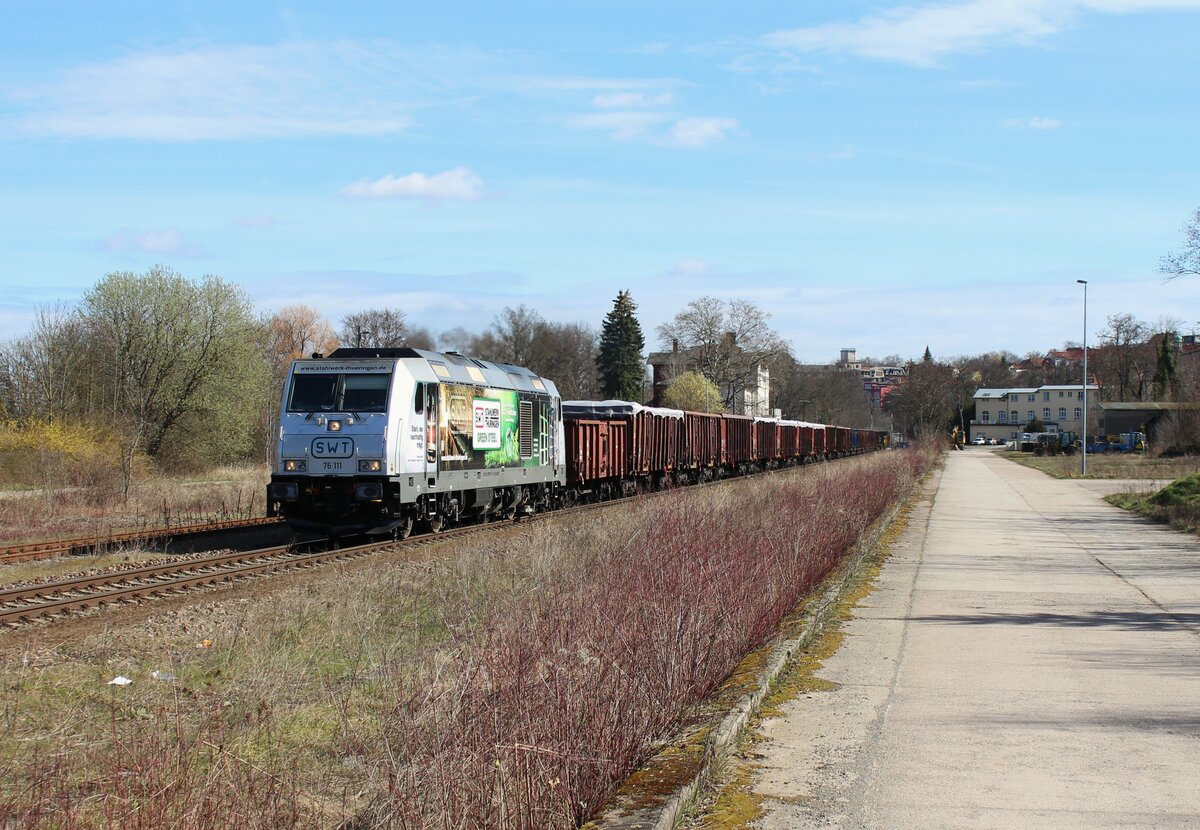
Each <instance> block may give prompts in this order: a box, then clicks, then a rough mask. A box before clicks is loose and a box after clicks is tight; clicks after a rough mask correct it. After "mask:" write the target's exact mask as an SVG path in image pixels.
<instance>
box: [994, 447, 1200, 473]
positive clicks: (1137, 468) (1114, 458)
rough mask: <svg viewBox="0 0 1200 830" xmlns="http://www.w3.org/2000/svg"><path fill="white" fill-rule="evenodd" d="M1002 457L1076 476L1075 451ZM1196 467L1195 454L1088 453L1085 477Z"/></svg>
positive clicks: (1199, 463) (1199, 464)
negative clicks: (1047, 455) (1071, 452)
mask: <svg viewBox="0 0 1200 830" xmlns="http://www.w3.org/2000/svg"><path fill="white" fill-rule="evenodd" d="M1000 456H1001V457H1002V458H1007V459H1009V460H1010V461H1015V462H1016V463H1018V464H1023V465H1025V466H1026V467H1032V468H1033V469H1035V470H1041V471H1042V472H1043V473H1045V474H1046V475H1049V476H1053V477H1054V478H1079V470H1080V458H1079V456H1078V455H1074V456H1068V455H1058V456H1050V457H1043V458H1037V457H1035V456H1033V455H1030V454H1029V453H1013V452H1003V453H1000ZM1197 468H1200V459H1197V457H1196V456H1187V455H1184V456H1176V457H1170V458H1168V457H1165V456H1155V455H1142V454H1139V453H1100V454H1097V453H1088V457H1087V469H1088V478H1121V479H1172V478H1178V477H1179V476H1182V475H1187V474H1188V473H1194V472H1196V470H1197Z"/></svg>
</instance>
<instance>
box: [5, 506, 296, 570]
mask: <svg viewBox="0 0 1200 830" xmlns="http://www.w3.org/2000/svg"><path fill="white" fill-rule="evenodd" d="M279 523H280V520H279V519H277V518H269V519H267V518H254V519H229V520H227V521H221V522H208V523H205V524H197V525H182V526H180V527H172V528H163V529H159V530H138V531H131V532H128V533H107V534H97V535H93V536H82V537H79V538H75V539H54V540H49V541H45V542H29V543H27V544H22V545H9V546H7V547H0V565H8V564H13V563H16V562H29V561H33V560H35V559H53V558H54V557H57V556H73V555H82V554H95V553H104V552H106V551H110V550H114V549H116V548H120V547H123V546H126V545H139V544H140V545H147V544H160V543H162V542H164V541H167V540H178V539H182V538H185V537H188V536H203V535H204V534H218V533H224V532H228V531H237V530H246V529H249V528H254V527H266V526H270V525H277V524H279Z"/></svg>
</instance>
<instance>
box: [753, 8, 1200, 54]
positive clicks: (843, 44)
mask: <svg viewBox="0 0 1200 830" xmlns="http://www.w3.org/2000/svg"><path fill="white" fill-rule="evenodd" d="M1188 9H1200V0H968V1H967V2H958V3H925V4H923V5H904V6H896V7H894V8H891V9H887V10H885V11H881V12H878V13H876V14H871V15H868V16H866V17H863V18H861V19H859V20H857V21H854V22H836V23H826V24H824V25H820V26H808V27H803V28H798V29H789V30H786V31H780V32H774V33H772V34H770V35H767V37H766V38H765V41H766V43H767V44H768V45H770V46H774V47H777V48H780V49H784V50H791V51H796V52H828V53H847V54H852V55H858V56H859V57H864V58H873V59H876V60H884V61H894V62H897V63H907V64H911V65H913V66H935V65H937V64H938V63H939V61H940V60H941V59H942V58H944V57H945V56H947V55H951V54H956V53H960V52H973V51H978V50H981V49H983V48H985V47H986V46H988V45H990V44H992V43H995V42H1015V43H1031V42H1034V41H1036V40H1039V39H1042V38H1045V37H1047V36H1049V35H1052V34H1055V33H1056V32H1059V31H1061V30H1062V29H1063V28H1065V27H1066V26H1068V25H1070V24H1071V22H1072V21H1073V20H1074V19H1075V18H1076V17H1077V16H1078V15H1079V14H1081V13H1087V12H1096V13H1107V14H1129V13H1135V12H1148V11H1172V10H1188Z"/></svg>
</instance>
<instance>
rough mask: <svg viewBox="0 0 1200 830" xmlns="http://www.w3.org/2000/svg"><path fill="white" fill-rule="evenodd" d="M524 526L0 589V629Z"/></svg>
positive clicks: (266, 552)
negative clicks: (107, 606)
mask: <svg viewBox="0 0 1200 830" xmlns="http://www.w3.org/2000/svg"><path fill="white" fill-rule="evenodd" d="M611 503H612V502H602V503H599V504H588V505H581V506H579V507H573V508H570V509H568V510H558V511H555V512H553V513H546V514H542V515H541V516H534V517H531V518H529V519H525V520H523V522H522V523H524V522H529V521H536V520H538V519H540V518H543V516H544V517H547V518H548V517H551V516H562V515H565V514H567V513H572V512H578V511H583V510H589V509H595V508H598V507H602V506H604V505H606V504H611ZM520 526H521V525H520V524H513V523H510V522H503V523H501V522H496V523H491V524H479V525H466V526H463V527H456V528H452V529H450V530H445V531H442V532H440V533H427V534H423V535H420V536H413V537H412V538H410V539H405V540H394V539H388V540H386V541H381V542H370V543H367V544H363V545H354V546H351V547H344V548H335V549H331V550H318V551H312V550H305V549H303V548H312V547H314V546H318V545H321V544H325V543H327V542H328V541H329V540H327V539H318V540H312V541H308V542H304V543H302V545H301V546H295V545H278V546H275V547H269V548H260V549H258V550H252V551H245V552H242V553H227V554H219V555H215V556H205V557H200V558H192V559H187V560H185V561H181V562H178V563H170V564H163V565H148V566H146V567H142V568H131V569H128V570H122V571H113V572H111V573H104V574H96V575H91V576H78V577H72V578H70V579H63V580H57V581H54V582H44V583H40V584H36V585H26V586H21V587H16V588H5V589H0V627H12V626H14V625H21V624H24V623H29V622H32V621H34V620H38V619H45V618H53V617H59V616H64V617H65V616H69V615H72V614H75V613H79V612H83V611H88V610H91V609H94V608H102V607H104V606H106V605H118V604H121V603H126V602H135V601H138V600H144V599H151V598H154V597H161V596H165V595H170V594H177V593H181V592H184V591H187V590H192V589H196V588H206V587H211V586H214V585H220V584H224V583H232V582H234V581H238V580H243V579H249V578H252V577H256V576H264V575H267V574H273V573H281V572H284V571H295V570H300V569H303V568H312V567H316V566H319V565H325V564H330V563H333V562H346V561H349V560H352V559H358V558H361V557H364V556H369V555H371V554H374V553H379V552H382V551H387V550H396V549H398V548H404V547H419V546H426V545H430V544H434V543H437V542H442V541H444V540H448V539H453V538H456V537H462V536H470V535H474V534H477V533H492V532H498V531H502V530H504V529H509V528H516V527H520Z"/></svg>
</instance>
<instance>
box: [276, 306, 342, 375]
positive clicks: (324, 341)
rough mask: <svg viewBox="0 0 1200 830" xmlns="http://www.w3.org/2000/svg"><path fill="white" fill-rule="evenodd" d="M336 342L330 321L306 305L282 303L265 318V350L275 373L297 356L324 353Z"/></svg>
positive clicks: (281, 370)
mask: <svg viewBox="0 0 1200 830" xmlns="http://www.w3.org/2000/svg"><path fill="white" fill-rule="evenodd" d="M337 346H338V340H337V337H336V336H335V335H334V333H333V328H332V327H330V325H329V322H328V321H327V320H325V318H324V317H322V316H321V314H320V312H318V311H317V310H316V309H313V308H309V307H308V306H306V305H288V306H284V307H283V308H281V309H279V310H278V311H277V312H275V314H274V315H272V316H271V318H270V319H269V320H268V321H267V354H268V356H269V357H270V359H271V363H272V365H273V366H274V367H275V370H276V373H277V374H280V375H282V373H283V372H286V370H287V367H288V364H290V363H291V362H292V361H293V360H295V359H296V358H299V357H308V356H309V355H310V354H312V353H313V352H321V353H323V354H327V353H329V352H331V351H333V350H334V349H336V348H337Z"/></svg>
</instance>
